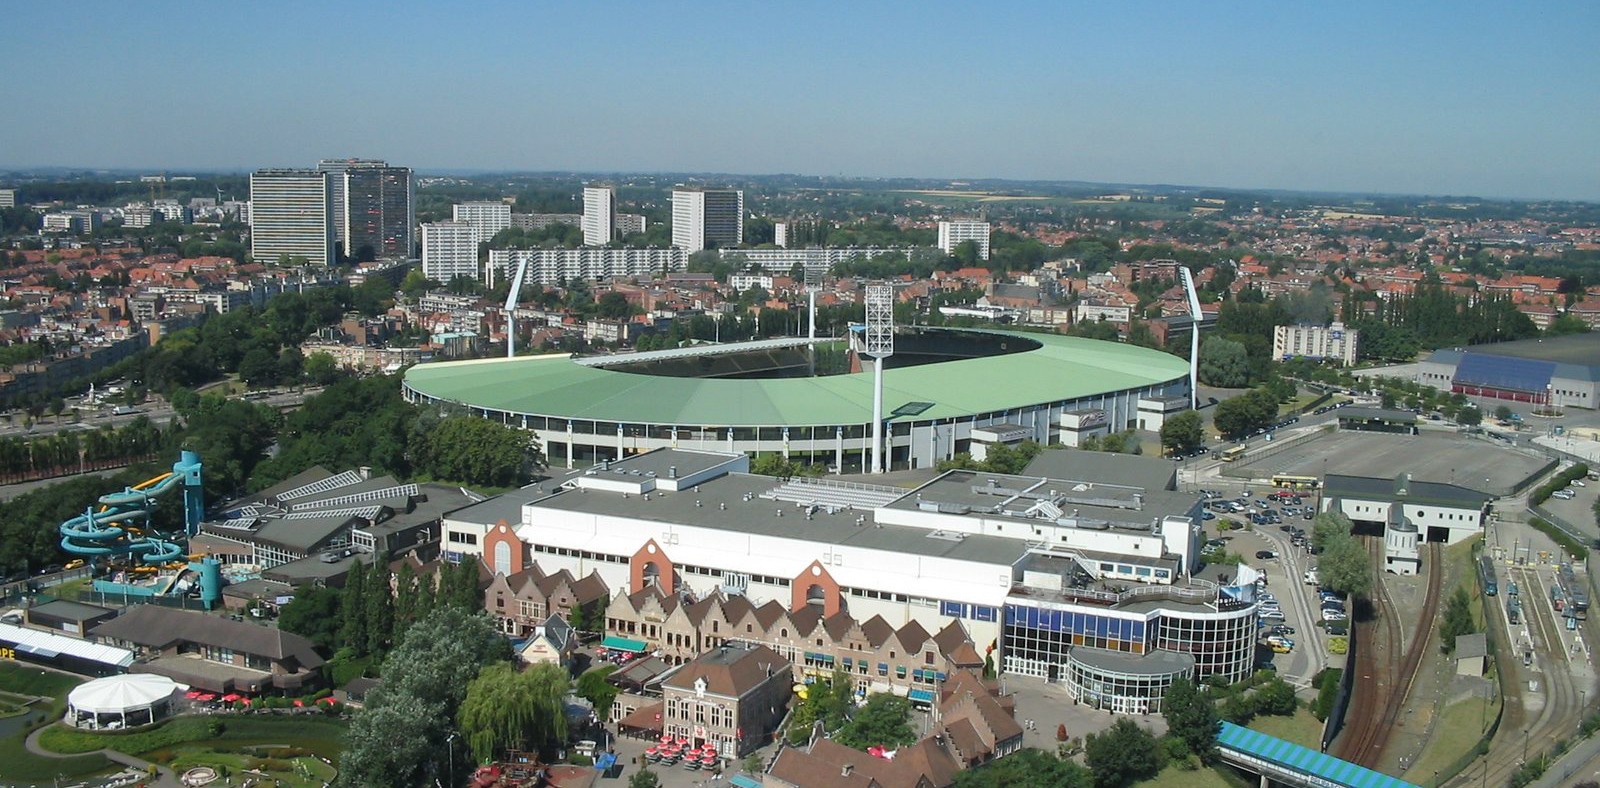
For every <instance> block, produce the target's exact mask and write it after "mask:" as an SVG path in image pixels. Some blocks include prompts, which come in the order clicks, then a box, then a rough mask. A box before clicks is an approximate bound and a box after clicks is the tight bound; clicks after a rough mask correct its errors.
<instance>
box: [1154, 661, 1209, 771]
mask: <svg viewBox="0 0 1600 788" xmlns="http://www.w3.org/2000/svg"><path fill="white" fill-rule="evenodd" d="M1162 714H1163V716H1165V717H1166V719H1167V730H1168V731H1169V732H1170V733H1171V734H1172V735H1173V736H1176V737H1178V738H1179V739H1181V740H1182V741H1183V743H1184V746H1186V747H1188V748H1189V752H1191V753H1194V754H1195V755H1196V756H1198V757H1199V758H1200V760H1201V761H1202V762H1209V761H1210V760H1211V758H1212V756H1213V755H1214V754H1215V752H1216V747H1217V731H1218V730H1220V729H1221V727H1222V726H1221V723H1220V722H1219V721H1218V719H1217V708H1216V704H1215V702H1214V700H1213V699H1212V697H1211V695H1210V694H1209V693H1203V692H1201V691H1200V689H1199V688H1198V687H1196V686H1195V683H1194V682H1193V681H1190V680H1189V679H1186V678H1179V679H1175V680H1174V681H1173V682H1172V685H1171V686H1169V687H1167V693H1166V695H1164V696H1163V697H1162Z"/></svg>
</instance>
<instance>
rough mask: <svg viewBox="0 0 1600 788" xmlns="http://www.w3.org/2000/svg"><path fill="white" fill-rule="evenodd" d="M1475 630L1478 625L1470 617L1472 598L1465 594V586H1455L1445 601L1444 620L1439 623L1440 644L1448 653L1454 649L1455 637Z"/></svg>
mask: <svg viewBox="0 0 1600 788" xmlns="http://www.w3.org/2000/svg"><path fill="white" fill-rule="evenodd" d="M1477 631H1478V625H1477V623H1476V622H1475V621H1473V619H1472V599H1471V598H1470V597H1468V596H1467V590H1466V589H1465V588H1462V587H1460V586H1457V587H1456V590H1455V593H1453V594H1451V595H1450V599H1449V601H1447V602H1446V603H1445V608H1444V620H1443V622H1441V623H1440V624H1439V640H1440V645H1442V646H1444V651H1445V653H1446V654H1449V653H1451V652H1454V651H1455V650H1456V638H1457V637H1459V636H1461V635H1470V634H1472V633H1473V632H1477Z"/></svg>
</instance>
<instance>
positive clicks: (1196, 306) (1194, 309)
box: [1178, 265, 1200, 409]
mask: <svg viewBox="0 0 1600 788" xmlns="http://www.w3.org/2000/svg"><path fill="white" fill-rule="evenodd" d="M1178 273H1179V274H1181V275H1182V276H1183V293H1184V295H1186V296H1188V297H1189V319H1190V320H1191V321H1192V322H1191V324H1190V326H1189V407H1191V408H1195V409H1199V407H1200V296H1199V295H1197V294H1195V291H1194V274H1191V273H1189V269H1188V267H1187V266H1181V265H1180V266H1178Z"/></svg>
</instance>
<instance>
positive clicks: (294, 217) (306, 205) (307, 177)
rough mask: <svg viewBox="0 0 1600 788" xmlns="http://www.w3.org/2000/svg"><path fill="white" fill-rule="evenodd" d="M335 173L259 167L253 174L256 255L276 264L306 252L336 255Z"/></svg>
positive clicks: (321, 258)
mask: <svg viewBox="0 0 1600 788" xmlns="http://www.w3.org/2000/svg"><path fill="white" fill-rule="evenodd" d="M332 180H333V174H332V173H327V172H319V171H317V170H278V169H269V170H256V171H255V172H254V173H252V174H251V175H250V256H251V257H253V258H254V259H255V260H256V261H257V262H261V263H267V264H272V263H276V262H278V261H279V260H282V259H285V258H295V257H303V258H305V259H306V261H307V262H309V263H312V264H313V265H328V264H330V263H332V262H334V256H333V223H334V222H333V203H332V202H331V200H330V196H329V194H330V191H331V189H332V183H331V182H332Z"/></svg>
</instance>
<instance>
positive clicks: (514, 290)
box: [505, 255, 528, 358]
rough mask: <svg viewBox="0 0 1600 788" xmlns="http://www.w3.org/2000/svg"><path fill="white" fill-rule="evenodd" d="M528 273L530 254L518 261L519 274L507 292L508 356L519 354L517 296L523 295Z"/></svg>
mask: <svg viewBox="0 0 1600 788" xmlns="http://www.w3.org/2000/svg"><path fill="white" fill-rule="evenodd" d="M527 275H528V255H522V259H521V260H520V261H518V262H517V275H516V276H515V277H513V278H512V279H511V292H509V293H506V310H505V311H506V358H516V356H517V297H518V296H520V295H522V278H523V277H524V276H527Z"/></svg>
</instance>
